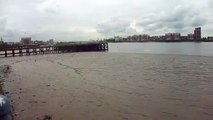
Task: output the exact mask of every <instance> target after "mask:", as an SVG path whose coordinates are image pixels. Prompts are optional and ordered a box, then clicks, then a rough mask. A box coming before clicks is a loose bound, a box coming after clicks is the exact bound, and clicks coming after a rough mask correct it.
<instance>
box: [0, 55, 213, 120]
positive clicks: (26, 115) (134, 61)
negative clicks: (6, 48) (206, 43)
mask: <svg viewBox="0 0 213 120" xmlns="http://www.w3.org/2000/svg"><path fill="white" fill-rule="evenodd" d="M2 65H9V66H10V69H11V72H10V73H9V74H7V75H6V76H4V78H3V77H1V79H4V82H3V90H4V92H5V93H6V94H7V95H8V96H9V97H10V99H11V103H12V105H13V108H14V119H15V120H50V119H53V120H212V118H213V87H212V86H213V57H201V56H183V55H154V54H153V55H151V54H133V53H131V54H130V53H100V52H99V53H96V52H91V53H69V54H51V55H38V56H24V57H14V58H12V57H10V58H3V59H0V66H2ZM0 74H4V73H0Z"/></svg>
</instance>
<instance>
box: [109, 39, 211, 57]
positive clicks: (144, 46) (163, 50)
mask: <svg viewBox="0 0 213 120" xmlns="http://www.w3.org/2000/svg"><path fill="white" fill-rule="evenodd" d="M109 51H110V52H127V53H152V54H181V55H200V56H213V43H212V42H201V43H195V42H180V43H157V42H147V43H109Z"/></svg>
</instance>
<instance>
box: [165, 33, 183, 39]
mask: <svg viewBox="0 0 213 120" xmlns="http://www.w3.org/2000/svg"><path fill="white" fill-rule="evenodd" d="M165 39H166V40H181V34H180V33H166V34H165Z"/></svg>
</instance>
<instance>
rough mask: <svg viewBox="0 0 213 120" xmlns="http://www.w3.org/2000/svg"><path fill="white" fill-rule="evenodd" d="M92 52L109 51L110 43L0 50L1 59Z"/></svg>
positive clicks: (18, 47)
mask: <svg viewBox="0 0 213 120" xmlns="http://www.w3.org/2000/svg"><path fill="white" fill-rule="evenodd" d="M92 51H93V52H94V51H96V52H103V51H108V43H105V42H104V43H102V42H100V43H99V42H98V43H72V44H58V45H53V46H17V47H13V48H0V57H15V56H24V55H25V56H29V55H38V54H56V53H68V52H92Z"/></svg>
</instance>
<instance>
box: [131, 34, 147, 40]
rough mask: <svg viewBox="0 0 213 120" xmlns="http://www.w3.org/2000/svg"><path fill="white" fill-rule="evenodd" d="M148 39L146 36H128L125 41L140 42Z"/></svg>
mask: <svg viewBox="0 0 213 120" xmlns="http://www.w3.org/2000/svg"><path fill="white" fill-rule="evenodd" d="M149 38H150V36H149V35H148V34H142V35H133V36H128V37H127V41H134V42H137V41H138V42H140V41H147V40H149Z"/></svg>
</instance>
